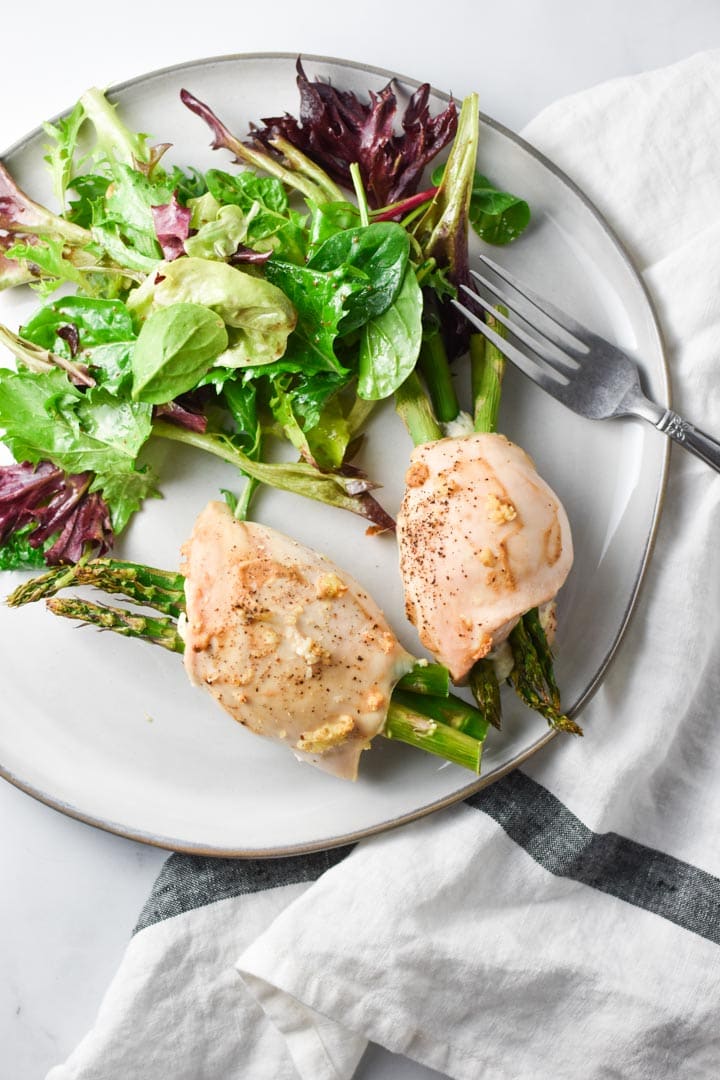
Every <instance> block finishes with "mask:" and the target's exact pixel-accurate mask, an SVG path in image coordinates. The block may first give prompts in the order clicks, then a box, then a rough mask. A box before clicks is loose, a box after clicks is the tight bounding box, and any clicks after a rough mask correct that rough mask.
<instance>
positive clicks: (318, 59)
mask: <svg viewBox="0 0 720 1080" xmlns="http://www.w3.org/2000/svg"><path fill="white" fill-rule="evenodd" d="M298 55H299V54H298V53H289V52H270V53H228V54H226V55H220V56H212V57H205V58H199V59H197V60H190V61H185V62H183V63H181V64H171V65H169V66H168V67H164V68H157V69H156V70H153V71H148V72H144V73H143V74H141V75H137V76H135V77H134V78H132V79H127V80H126V81H125V82H122V83H116V84H115V85H113V86H111V87H108V90H107V93H108V96H110V97H113V96H115V95H117V94H119V93H122V91H123V90H127V89H129V88H130V87H133V86H136V85H137V84H138V83H142V82H145V81H147V80H149V79H154V78H158V77H160V76H162V75H166V74H171V73H174V72H181V71H186V70H190V69H192V68H195V67H198V66H200V65H202V66H205V65H210V64H221V63H226V62H230V61H244V60H296V59H297V58H298ZM302 59H303V60H307V61H311V62H314V63H319V64H337V65H340V66H342V67H345V68H351V69H353V70H355V71H359V72H367V73H369V74H372V75H376V76H379V77H382V78H384V79H387V80H396V81H398V82H399V83H402V84H403V85H404V86H408V87H411V88H413V89H416V88H417V87H419V86H420V85H422V84H421V82H420V81H419V80H417V79H411V78H408V77H406V76H405V75H399V74H398V73H397V72H393V71H389V70H387V69H386V68H381V67H374V66H372V65H368V64H362V63H359V62H357V61H353V60H343V59H342V58H338V57H330V56H321V55H317V54H312V53H302ZM430 92H431V93H432V94H433V95H435V97H437V98H438V99H440V100H442V101H447V102H449V101H450V100H451V96H450V95H449V94H446V93H445V92H444V91H441V90H436V89H435V88H434V87H432V86H431V87H430ZM66 112H67V111H66ZM66 112H61V113H58V114H57V115H56V116H55V117H53V118H52V122H56V121H57V119H59V118H60V117H61V116H64V115H66ZM479 115H480V119H481V121H482V123H483V124H486V125H487V126H488V127H489V128H492V129H494V130H495V131H497V132H498V133H500V134H501V135H503V136H504V137H505V138H507V139H509V140H511V141H512V142H514V143H516V144H517V145H518V146H520V147H521V148H522V149H523V150H524V151H525V153H527V154H529V155H530V156H532V157H534V158H535V159H536V160H537V161H538V162H539V163H540V164H541V165H542V166H543V167H544V168H545V169H547V171H548V172H550V173H552V174H553V175H554V176H555V177H556V178H557V179H558V180H559V181H560V182H561V183H562V184H564V185H565V187H567V188H568V189H569V190H570V191H571V192H572V194H573V195H574V196H575V197H576V198H577V199H578V200H579V201H580V202H581V203H582V204H583V205H584V206H585V207H586V208H587V210H589V211H590V213H591V214H592V216H593V217H594V219H595V221H596V222H597V224H598V225H599V226H600V228H601V229H602V231H603V232H604V233H605V234H606V236H607V237H608V239H609V240H610V242H611V243H612V244H613V246H614V247H615V248H616V249H617V251H618V252H619V254H620V256H621V258H622V260H623V262H624V263H625V265H626V268H627V269H628V270H629V271H630V273H631V275H632V277H633V278H634V279H635V281H636V283H637V284H638V285H639V287H640V290H641V292H642V294H643V297H644V299H645V302H646V304H647V308H648V312H649V314H650V316H651V319H652V326H653V330H654V333H655V336H656V338H657V349H658V356H659V359H660V361H661V365H662V370H661V374H662V378H663V392H664V396H665V401H664V404H665V405H666V406H667V407H668V408H669V407H670V405H671V394H670V376H669V369H668V363H667V356H666V352H665V344H664V341H663V337H662V332H661V329H660V324H659V321H658V317H657V313H656V311H655V306H654V304H653V301H652V298H651V296H650V294H649V292H648V290H647V288H646V286H645V283H644V281H643V279H642V278H641V276H640V274H639V273H638V272H637V270H636V268H635V266H634V264H633V262H632V259H631V257H630V254H629V252H628V250H627V248H626V247H625V245H624V244H623V243H622V241H621V240H620V239H619V237H618V236H617V235H616V234H615V232H614V230H613V229H612V228H611V227H610V225H609V224H608V223H607V222H606V220H605V218H604V217H603V215H602V214H601V213H600V211H599V210H598V209H597V207H596V206H595V205H594V204H593V203H592V201H591V200H590V199H589V198H588V197H587V196H586V195H585V194H584V192H583V191H582V189H581V188H579V187H578V186H577V184H575V183H574V181H572V180H571V179H570V178H569V177H568V176H567V175H566V174H565V173H564V172H563V171H562V170H561V169H559V168H558V167H557V166H556V165H555V164H554V163H553V162H552V161H551V160H550V159H549V158H547V157H546V156H545V155H544V154H542V153H541V152H540V151H539V150H536V149H535V147H533V146H532V145H531V144H530V143H528V142H526V141H525V140H524V139H522V138H521V137H520V136H519V135H517V134H516V133H515V132H513V131H511V130H510V129H509V128H507V127H505V126H504V125H503V124H500V123H498V121H497V120H494V119H492V117H489V116H487V115H486V114H485V113H483V112H480V114H479ZM41 131H42V129H41V127H37V128H35V129H34V130H33V131H30V132H28V133H27V134H26V135H24V136H23V137H22V138H21V139H19V140H18V141H17V142H16V143H14V144H13V145H12V146H10V147H9V148H8V149H7V150H5V151H4V153H3V154H2V159H5V158H7V157H9V156H10V155H12V154H14V153H17V152H19V151H21V150H23V149H24V148H25V147H26V146H27V145H28V144H29V143H30V142H31V141H32V140H33V139H35V138H37V136H38V135H39V134H40V133H41ZM669 460H670V442H669V440H667V445H666V447H665V450H664V454H663V458H662V469H661V473H660V480H659V484H658V489H657V497H656V501H655V507H654V511H653V517H652V522H651V525H650V530H649V532H648V536H647V541H646V545H645V551H644V555H643V558H642V560H641V563H640V566H639V568H638V572H637V576H636V578H635V581H634V584H633V588H632V590H631V592H630V596H629V599H628V602H627V606H626V608H625V612H624V615H623V618H622V620H621V622H620V625H619V627H618V630H617V634H616V637H615V640H614V641H613V642H612V645H611V646H610V648H609V649H608V651H607V653H606V655H605V657H604V658H603V661H602V662H601V664H600V665H599V667H598V669H597V671H596V673H595V675H594V677H593V678H592V680H591V681H590V683H589V684H588V686H587V687H586V688H585V690H584V691H583V693H582V694H581V695H580V697H579V698H578V699H577V701H575V702H573V704H572V705H571V706H570V707H569V708H568V709H567V710H566V711H567V713H568V715H569V716H575V715H576V714H577V713H578V712H579V711H580V710H581V709H582V708H583V706H584V705H585V704H587V702H588V701H589V700H590V698H591V697H592V695H593V694H594V693H595V691H596V690H597V689H598V687H599V685H600V683H601V682H602V679H603V677H604V675H605V672H606V671H607V668H608V665H609V664H610V661H611V660H612V658H613V656H614V655H615V653H616V651H617V649H618V646H619V644H620V642H621V640H622V638H623V635H624V633H625V630H626V629H627V626H628V623H629V620H630V616H631V615H632V612H633V610H634V608H635V604H636V601H637V597H638V593H639V589H640V586H641V584H642V581H643V578H644V576H645V571H646V569H647V566H648V563H649V560H650V557H651V555H652V551H653V547H654V543H655V537H656V534H657V528H658V523H659V520H660V514H661V511H662V506H663V500H664V495H665V488H666V485H667V476H668V466H669ZM556 734H557V732H556V731H554V730H552V729H550V730H548V731H547V732H546V733H545V734H543V735H542V736H541V737H540V738H539V739H537V740H536V741H535V742H534V743H532V745H531V746H529V747H528V748H527V749H526V750H524V751H523V752H522V753H520V754H517V755H516V756H515V757H514V758H512V759H511V760H510V761H508V762H506V763H505V764H503V765H501V766H499V767H498V768H496V769H494V770H493V771H492V772H491V773H489V774H488V775H487V776H482V777H480V778H479V779H478V780H475V781H473V782H472V783H471V784H468V785H467V786H466V787H464V788H462V789H460V790H459V791H456V792H453V793H452V795H450V796H447V797H446V798H443V799H439V800H437V801H435V802H432V803H429V804H427V805H426V806H422V807H419V808H418V809H416V810H413V811H412V812H411V813H408V814H404V815H401V816H400V817H398V818H393V819H392V820H389V821H384V822H380V823H379V824H377V825H373V826H371V827H368V828H365V829H361V830H358V831H356V832H351V833H346V834H345V835H343V836H336V837H332V838H331V839H328V840H321V841H317V842H313V843H308V844H295V845H293V846H289V847H280V848H268V849H253V850H249V851H243V850H240V849H231V850H228V849H224V848H214V847H205V846H203V845H197V844H187V843H183V842H181V841H178V840H173V839H172V838H170V837H163V836H156V835H154V834H153V833H144V832H142V831H140V830H132V831H128V830H127V829H126V828H124V827H123V826H122V825H120V824H118V823H117V822H114V821H109V820H105V819H102V818H96V817H93V816H92V815H88V814H84V813H83V812H82V811H80V810H78V809H77V808H76V807H73V806H72V805H70V804H69V803H66V802H64V801H63V800H59V799H56V798H53V797H52V796H50V795H48V794H47V793H45V792H43V791H40V790H38V789H36V788H34V787H32V786H31V785H28V784H26V783H24V782H23V781H22V780H21V779H20V778H19V777H17V776H15V775H13V774H12V773H11V772H9V771H8V770H7V769H5V768H4V766H3V765H2V764H0V777H2V778H3V779H5V780H8V781H9V782H10V783H11V784H13V785H14V786H15V787H17V788H19V789H20V790H21V791H24V792H25V793H26V794H27V795H31V796H32V797H33V798H34V799H37V800H38V801H39V802H42V803H44V804H45V805H46V806H49V807H51V808H52V809H54V810H59V811H60V812H61V813H62V814H65V815H66V816H68V817H72V818H75V819H76V820H78V821H82V822H84V823H85V824H87V825H93V826H95V827H96V828H99V829H103V830H104V831H106V832H110V833H114V834H115V835H117V836H123V837H125V838H126V839H128V840H136V841H139V842H140V843H144V844H148V845H150V846H153V847H158V848H163V849H166V850H168V851H179V852H184V853H186V854H192V855H210V856H214V857H218V858H221V857H224V858H277V857H281V856H290V855H300V854H306V853H309V852H313V851H325V850H329V849H330V848H334V847H339V846H341V845H343V844H352V843H356V842H357V841H358V840H362V839H364V838H365V837H368V836H374V835H376V834H378V833H382V832H387V831H388V830H389V829H394V828H397V827H398V826H400V825H406V824H408V823H409V822H411V821H417V820H418V819H419V818H422V817H425V816H426V815H428V814H431V813H434V812H435V811H437V810H442V809H445V808H447V807H449V806H452V805H454V804H455V803H458V802H462V801H463V800H464V799H467V798H469V797H470V796H471V795H474V794H475V793H476V792H478V791H480V790H481V789H482V788H484V787H487V786H489V785H490V784H492V783H494V782H495V781H496V780H500V779H501V778H502V777H503V776H506V775H507V774H508V773H509V772H512V771H513V769H516V768H518V766H520V765H522V764H523V763H524V762H526V761H527V760H528V759H529V758H531V757H532V756H533V755H534V754H536V753H537V751H538V750H541V749H542V748H543V747H544V746H546V745H547V744H548V742H550V740H551V739H553V738H554V736H555V735H556Z"/></svg>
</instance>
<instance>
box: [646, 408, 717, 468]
mask: <svg viewBox="0 0 720 1080" xmlns="http://www.w3.org/2000/svg"><path fill="white" fill-rule="evenodd" d="M655 427H656V428H657V429H658V431H663V432H664V433H665V434H666V435H669V436H670V438H671V439H673V440H674V441H675V442H676V443H680V445H681V446H684V447H685V449H686V450H689V451H690V453H691V454H695V456H696V457H699V458H701V459H702V460H703V461H704V462H705V464H706V465H711V466H712V468H713V469H716V470H717V471H718V472H720V442H718V441H717V439H713V438H711V436H710V435H706V434H705V432H704V431H700V430H699V429H698V428H696V427H693V425H692V424H690V423H688V421H687V420H683V418H682V416H678V414H677V413H676V412H673V411H672V409H666V410H665V413H664V414H663V416H661V417H660V419H659V420H658V422H657V423H656V425H655Z"/></svg>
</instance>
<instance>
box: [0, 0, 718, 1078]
mask: <svg viewBox="0 0 720 1080" xmlns="http://www.w3.org/2000/svg"><path fill="white" fill-rule="evenodd" d="M11 10H12V15H11V14H10V11H6V12H5V14H4V15H3V49H2V62H1V63H0V92H1V93H2V109H0V148H2V147H7V146H9V145H11V144H12V143H13V142H15V141H16V140H17V139H19V138H20V137H21V136H22V135H23V134H25V132H26V131H27V130H29V129H31V128H34V127H36V126H37V124H38V123H39V122H40V121H41V120H43V119H45V118H47V117H50V116H53V115H55V114H57V113H58V112H60V111H61V110H63V109H65V108H66V107H69V106H71V105H72V104H73V103H74V101H75V99H76V98H77V97H78V96H79V95H80V94H81V93H82V91H83V90H84V89H86V88H87V87H88V86H91V85H98V86H108V85H112V84H113V83H114V82H120V81H124V80H125V79H128V78H131V77H132V76H134V75H138V74H141V73H142V72H144V71H149V70H152V69H154V68H158V67H164V66H166V65H169V64H175V63H179V62H182V61H184V60H191V59H195V58H197V57H202V56H214V55H219V54H225V53H229V52H236V53H243V52H269V51H280V52H290V53H316V54H321V55H327V56H336V57H341V58H344V59H349V60H355V61H360V62H366V63H368V64H370V65H377V66H381V67H387V68H391V69H393V70H395V71H397V72H399V73H401V74H404V75H407V76H410V77H412V78H416V79H421V80H427V81H429V82H431V83H432V84H433V85H434V86H436V87H437V88H438V89H441V90H445V91H448V92H451V93H453V94H455V95H456V96H458V97H462V96H463V95H464V94H466V93H468V92H469V91H470V90H477V91H478V92H479V94H480V99H481V108H482V109H483V111H484V112H487V113H489V114H490V115H491V116H493V117H495V118H496V119H498V120H500V121H501V122H503V123H505V124H507V125H508V126H509V127H512V128H515V129H519V128H521V127H522V125H523V124H524V123H525V122H527V121H528V120H530V119H531V118H532V117H533V116H534V115H535V114H536V113H537V112H538V111H539V110H540V109H541V108H542V107H543V106H544V105H547V104H549V103H550V102H552V101H553V100H555V99H556V98H558V97H561V96H564V95H566V94H569V93H572V92H574V91H577V90H581V89H583V88H585V87H588V86H591V85H593V84H595V83H597V82H600V81H604V80H606V79H608V78H613V77H615V76H618V75H626V74H633V73H636V72H640V71H644V70H647V69H649V68H654V67H659V66H662V65H664V64H667V63H672V62H673V61H675V60H679V59H682V58H684V57H686V56H689V55H691V54H692V53H694V52H697V51H699V50H702V49H705V48H717V47H720V6H719V5H718V4H717V2H716V0H682V2H680V0H584V2H583V3H578V2H577V0H504V2H503V3H502V4H498V3H489V2H487V0H473V2H464V0H444V2H442V3H439V4H432V5H431V4H430V3H428V2H425V0H423V2H416V3H414V4H409V3H406V4H402V5H400V4H395V5H393V4H391V3H390V2H389V0H383V2H382V3H379V2H377V0H364V2H363V3H359V2H356V3H350V4H344V5H341V4H340V3H338V2H337V0H335V2H333V3H329V2H315V3H312V2H310V3H308V2H305V3H299V2H297V0H295V2H292V3H288V2H284V0H283V2H279V0H275V2H273V0H264V2H263V3H244V4H242V3H235V4H233V5H227V6H224V5H220V4H218V3H215V4H205V5H201V4H196V3H195V4H188V3H183V2H181V0H176V2H175V3H174V4H169V3H165V4H163V5H159V4H153V3H151V2H147V3H144V4H136V3H126V4H124V5H105V4H98V3H88V2H86V0H74V2H73V3H72V4H69V3H67V4H61V3H57V2H54V3H48V2H46V0H40V2H36V3H34V4H32V5H30V4H26V5H25V6H22V5H19V4H13V5H12V9H11ZM709 137H713V133H709ZM1 592H2V583H1V582H0V593H1ZM38 663H39V665H40V664H41V661H40V660H39V661H38ZM1 673H2V643H1V642H0V678H1ZM38 678H42V668H41V666H39V667H38ZM0 685H1V684H0ZM47 691H48V701H49V702H51V701H52V687H48V688H47ZM2 707H3V704H2V694H1V692H0V708H2ZM0 822H2V824H1V825H0V1080H37V1078H39V1077H42V1076H44V1074H45V1072H46V1070H47V1069H48V1068H49V1067H50V1066H51V1065H52V1064H55V1063H57V1062H58V1061H61V1060H63V1059H64V1058H65V1057H66V1056H67V1054H68V1053H69V1052H70V1050H71V1049H72V1048H73V1046H74V1045H75V1043H76V1042H77V1041H78V1040H79V1039H80V1038H81V1036H82V1035H83V1034H84V1032H85V1031H86V1029H87V1028H88V1027H89V1026H90V1025H91V1023H92V1020H93V1017H94V1014H95V1011H96V1008H97V1005H98V1003H99V1001H100V998H101V996H102V994H103V991H104V989H105V987H106V986H107V984H108V982H109V980H110V979H111V977H112V974H113V972H114V970H115V968H116V966H117V964H118V962H119V960H120V957H121V956H122V952H123V949H124V947H125V944H126V942H127V940H128V937H129V935H130V933H131V930H132V927H133V925H134V923H135V920H136V918H137V914H138V912H139V910H140V908H141V907H142V904H143V902H144V900H145V898H146V896H147V893H148V891H149V889H150V887H151V885H152V882H153V880H154V878H155V876H156V874H157V872H158V871H159V869H160V866H161V865H162V862H163V860H164V858H165V853H163V852H161V851H157V850H154V849H151V848H146V847H143V846H141V845H139V844H136V843H134V842H132V841H127V840H123V839H121V838H118V837H114V836H110V835H107V834H104V833H101V832H99V831H97V830H94V829H92V828H90V827H88V826H85V825H83V824H81V823H79V822H76V821H73V820H70V819H67V818H64V817H62V816H61V815H60V814H58V813H56V812H55V811H53V810H50V809H47V808H46V807H44V806H42V805H40V804H38V803H35V802H34V801H33V800H31V799H30V798H29V797H27V796H25V795H24V794H23V793H21V792H19V791H17V790H16V789H14V788H12V787H11V786H10V785H9V784H4V783H2V782H1V781H0ZM437 1075H438V1074H435V1073H431V1072H430V1071H429V1070H427V1069H424V1068H421V1067H419V1066H416V1065H413V1064H411V1063H408V1062H404V1061H401V1060H399V1059H397V1058H394V1057H393V1056H391V1055H390V1054H388V1053H386V1052H385V1051H382V1050H380V1049H378V1048H371V1049H370V1050H369V1051H368V1054H367V1055H366V1057H365V1059H364V1061H363V1063H362V1065H361V1067H360V1069H359V1071H358V1078H359V1080H383V1078H392V1080H410V1078H413V1080H423V1078H428V1077H431V1076H437ZM538 1078H539V1080H544V1078H543V1077H542V1076H541V1074H538ZM127 1080H142V1078H134V1077H128V1078H127ZM217 1080H230V1078H225V1077H218V1078H217ZM250 1080H255V1078H250Z"/></svg>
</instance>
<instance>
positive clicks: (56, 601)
mask: <svg viewBox="0 0 720 1080" xmlns="http://www.w3.org/2000/svg"><path fill="white" fill-rule="evenodd" d="M183 580H184V579H183V577H182V575H181V574H175V573H172V572H169V571H166V570H158V569H156V568H154V567H150V566H143V565H142V564H140V563H125V562H120V561H118V560H113V559H96V560H93V561H90V562H87V563H84V564H78V565H77V566H72V567H60V568H57V569H55V570H51V571H49V572H48V573H46V574H43V575H41V576H40V577H37V578H34V579H33V580H31V581H29V582H26V583H25V584H23V585H20V586H19V587H18V588H17V589H16V590H15V591H14V592H13V593H12V594H11V595H10V596H9V597H8V600H7V602H8V604H10V606H12V607H19V606H20V605H23V604H28V603H33V602H36V601H38V600H42V599H45V600H46V603H47V606H48V608H49V610H50V611H51V612H52V613H53V614H54V615H62V616H64V617H65V618H68V619H75V620H78V621H79V622H82V623H85V624H86V625H91V626H97V627H98V628H99V629H101V630H112V631H113V632H114V633H116V634H121V635H122V636H123V637H132V638H139V639H141V640H143V641H148V642H150V643H151V644H153V645H161V646H162V647H163V648H165V649H169V650H170V651H171V652H175V653H183V652H184V649H185V643H184V641H183V639H182V637H181V636H180V633H179V631H178V625H177V622H176V619H175V618H174V617H173V616H174V615H179V614H181V613H182V612H183V611H184V610H185V594H184V591H183ZM81 584H82V585H93V586H95V587H96V588H98V589H103V590H104V591H106V592H112V593H114V594H119V595H122V596H126V597H128V598H129V599H130V600H134V601H136V602H139V603H142V604H145V605H147V606H150V607H155V608H156V609H157V610H159V611H161V612H164V613H165V617H163V618H156V617H154V616H149V615H142V614H137V613H135V612H133V611H130V610H128V609H127V608H119V607H111V606H110V605H107V604H96V603H93V602H91V601H88V600H83V599H81V598H79V597H59V596H57V595H56V594H57V593H58V592H59V591H60V590H61V589H64V588H67V587H68V585H81ZM402 681H403V680H401V682H402ZM398 685H400V684H398ZM410 687H413V688H415V692H412V691H411V690H410V689H409V688H410ZM447 687H448V674H447V670H446V669H445V668H443V667H442V666H441V665H440V664H427V665H423V664H418V665H417V666H416V668H415V669H414V670H413V671H411V672H410V673H409V674H408V675H407V676H405V680H404V688H402V687H400V688H399V689H397V688H396V690H395V691H394V692H393V695H392V697H391V699H390V706H389V708H388V713H387V717H386V719H385V725H384V727H383V730H382V731H381V732H380V734H381V735H384V736H385V737H386V738H388V739H398V740H400V741H401V742H405V743H408V744H409V745H411V746H416V747H418V748H419V749H421V750H425V751H427V752H428V753H431V754H436V755H439V756H440V757H443V758H445V759H446V760H447V761H452V762H453V763H455V764H456V765H462V766H464V767H465V768H469V769H472V770H473V771H474V772H477V773H479V771H480V759H481V756H482V739H484V737H485V729H484V728H483V718H482V717H481V716H480V715H479V714H478V713H477V710H476V709H473V707H472V706H470V705H467V704H466V703H465V702H464V701H461V700H460V699H459V698H456V697H454V696H453V695H449V694H448V692H447ZM485 727H486V725H485Z"/></svg>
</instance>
